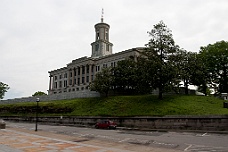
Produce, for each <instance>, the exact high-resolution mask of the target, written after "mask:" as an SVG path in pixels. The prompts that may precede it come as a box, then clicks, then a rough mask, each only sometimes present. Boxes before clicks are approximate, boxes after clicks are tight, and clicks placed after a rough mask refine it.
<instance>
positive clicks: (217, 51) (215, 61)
mask: <svg viewBox="0 0 228 152" xmlns="http://www.w3.org/2000/svg"><path fill="white" fill-rule="evenodd" d="M200 54H201V56H202V59H203V62H204V63H205V66H206V70H207V73H208V75H209V76H210V81H209V85H210V86H213V87H214V89H215V90H216V91H218V92H219V93H228V42H226V41H219V42H216V43H214V44H209V45H207V46H205V47H201V48H200Z"/></svg>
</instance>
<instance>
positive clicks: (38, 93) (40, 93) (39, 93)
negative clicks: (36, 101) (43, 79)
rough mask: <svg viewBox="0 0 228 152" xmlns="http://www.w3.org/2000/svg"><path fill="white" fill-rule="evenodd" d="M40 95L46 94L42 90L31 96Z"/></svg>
mask: <svg viewBox="0 0 228 152" xmlns="http://www.w3.org/2000/svg"><path fill="white" fill-rule="evenodd" d="M42 95H47V94H46V93H44V92H42V91H37V92H35V93H34V94H33V95H32V96H33V97H35V96H42Z"/></svg>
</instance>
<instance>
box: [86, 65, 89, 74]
mask: <svg viewBox="0 0 228 152" xmlns="http://www.w3.org/2000/svg"><path fill="white" fill-rule="evenodd" d="M86 73H89V65H87V66H86Z"/></svg>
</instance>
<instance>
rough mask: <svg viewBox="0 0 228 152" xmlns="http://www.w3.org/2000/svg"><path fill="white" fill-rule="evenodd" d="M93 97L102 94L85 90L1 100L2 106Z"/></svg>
mask: <svg viewBox="0 0 228 152" xmlns="http://www.w3.org/2000/svg"><path fill="white" fill-rule="evenodd" d="M91 97H100V94H99V93H98V92H95V91H87V90H83V91H77V92H64V93H59V94H51V95H42V96H35V97H24V98H15V99H8V100H0V104H12V103H19V102H36V99H37V98H39V99H40V101H41V102H42V101H53V100H64V99H74V98H91Z"/></svg>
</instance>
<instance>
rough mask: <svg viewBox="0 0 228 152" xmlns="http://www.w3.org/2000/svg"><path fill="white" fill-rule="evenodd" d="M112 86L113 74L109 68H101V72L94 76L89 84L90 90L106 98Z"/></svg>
mask: <svg viewBox="0 0 228 152" xmlns="http://www.w3.org/2000/svg"><path fill="white" fill-rule="evenodd" d="M112 84H113V74H112V70H111V68H103V69H102V70H101V72H98V73H97V74H96V78H95V79H94V80H93V82H92V83H91V84H90V90H92V91H97V92H99V93H104V94H105V96H106V97H107V96H108V92H109V90H110V88H111V87H112Z"/></svg>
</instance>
